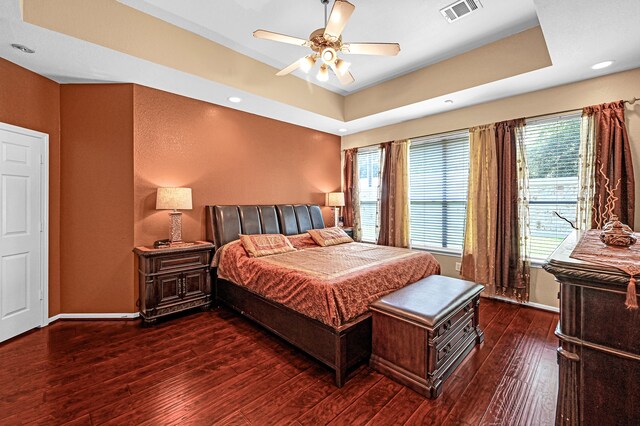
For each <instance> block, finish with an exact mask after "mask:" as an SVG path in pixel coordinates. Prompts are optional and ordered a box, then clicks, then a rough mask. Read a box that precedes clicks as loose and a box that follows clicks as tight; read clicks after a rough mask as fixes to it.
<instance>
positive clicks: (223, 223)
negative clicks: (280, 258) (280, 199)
mask: <svg viewBox="0 0 640 426" xmlns="http://www.w3.org/2000/svg"><path fill="white" fill-rule="evenodd" d="M205 213H206V228H207V240H208V241H211V242H213V244H215V246H216V250H217V249H219V248H220V247H222V246H223V245H225V244H227V243H229V242H231V241H234V240H237V239H238V235H239V234H246V235H250V234H284V235H295V234H302V233H305V232H307V231H308V230H309V229H321V228H324V227H325V226H324V219H322V211H321V210H320V207H319V206H317V205H307V204H278V205H275V206H205Z"/></svg>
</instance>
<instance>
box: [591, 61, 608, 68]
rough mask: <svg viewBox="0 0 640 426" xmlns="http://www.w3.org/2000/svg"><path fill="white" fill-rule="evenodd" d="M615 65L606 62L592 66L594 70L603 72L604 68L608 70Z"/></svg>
mask: <svg viewBox="0 0 640 426" xmlns="http://www.w3.org/2000/svg"><path fill="white" fill-rule="evenodd" d="M612 64H613V61H604V62H598V63H597V64H595V65H592V66H591V69H592V70H601V69H602V68H606V67H610V66H611V65H612Z"/></svg>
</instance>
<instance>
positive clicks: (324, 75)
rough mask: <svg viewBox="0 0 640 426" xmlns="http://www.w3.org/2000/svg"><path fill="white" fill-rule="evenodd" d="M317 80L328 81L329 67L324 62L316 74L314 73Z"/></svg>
mask: <svg viewBox="0 0 640 426" xmlns="http://www.w3.org/2000/svg"><path fill="white" fill-rule="evenodd" d="M316 78H317V79H318V81H328V80H329V69H328V68H327V65H326V64H322V66H321V67H320V69H319V70H318V75H316Z"/></svg>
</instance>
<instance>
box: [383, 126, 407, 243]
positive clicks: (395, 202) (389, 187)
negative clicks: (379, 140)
mask: <svg viewBox="0 0 640 426" xmlns="http://www.w3.org/2000/svg"><path fill="white" fill-rule="evenodd" d="M409 145H410V141H409V140H408V139H407V140H401V141H395V142H393V143H387V144H385V146H384V151H385V152H384V164H383V169H382V176H381V179H380V182H381V184H380V188H381V189H380V193H381V197H380V230H379V233H378V244H380V245H386V246H394V247H409Z"/></svg>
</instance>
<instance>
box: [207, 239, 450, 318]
mask: <svg viewBox="0 0 640 426" xmlns="http://www.w3.org/2000/svg"><path fill="white" fill-rule="evenodd" d="M289 238H290V240H291V242H292V243H293V245H294V246H295V247H296V248H298V251H295V252H290V253H283V254H277V255H272V256H265V257H260V258H251V257H249V256H248V255H247V253H246V251H245V250H244V248H243V247H242V244H240V242H239V241H234V242H231V243H229V244H227V245H225V246H223V247H222V248H221V249H220V250H219V251H218V253H216V258H215V259H214V262H216V263H217V265H218V277H220V278H222V279H225V280H228V281H231V282H233V283H235V284H238V285H242V286H244V287H247V288H248V289H249V290H251V291H253V292H254V293H257V294H259V295H261V296H264V297H266V298H268V299H270V300H273V301H275V302H278V303H280V304H283V305H285V306H287V307H289V308H292V309H294V310H295V311H297V312H300V313H302V314H304V315H306V316H308V317H311V318H314V319H317V320H319V321H321V322H323V323H324V324H327V325H330V326H334V327H338V326H340V325H342V324H344V323H346V322H348V321H350V320H352V319H354V318H355V317H357V316H359V315H360V314H363V313H364V312H366V311H367V309H368V306H369V304H370V303H371V302H373V301H375V300H377V299H379V298H380V297H382V296H384V295H385V294H388V293H390V292H392V291H394V290H397V289H399V288H401V287H404V286H406V285H408V284H411V283H414V282H416V281H418V280H420V279H421V278H424V277H426V276H429V275H433V274H438V273H440V264H439V263H438V261H437V260H436V259H435V258H434V257H433V256H432V255H431V254H429V253H426V252H421V251H414V250H408V249H401V248H395V247H385V246H376V245H372V244H362V243H347V244H340V245H337V246H330V247H320V246H318V245H316V244H315V243H314V242H313V240H312V239H311V238H310V237H309V235H308V234H302V235H300V236H293V237H289Z"/></svg>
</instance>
